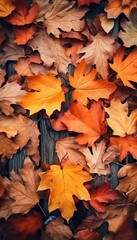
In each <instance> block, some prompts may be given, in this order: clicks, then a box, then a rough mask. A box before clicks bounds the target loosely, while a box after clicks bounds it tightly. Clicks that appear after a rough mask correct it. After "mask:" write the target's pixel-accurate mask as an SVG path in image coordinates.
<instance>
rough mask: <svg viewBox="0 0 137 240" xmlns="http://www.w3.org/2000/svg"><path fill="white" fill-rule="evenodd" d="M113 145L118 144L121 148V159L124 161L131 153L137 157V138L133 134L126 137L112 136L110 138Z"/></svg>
mask: <svg viewBox="0 0 137 240" xmlns="http://www.w3.org/2000/svg"><path fill="white" fill-rule="evenodd" d="M110 144H111V145H117V146H119V149H120V155H119V161H120V162H121V161H123V159H124V158H125V157H126V156H127V154H128V153H130V154H131V155H132V156H133V158H135V159H137V152H136V148H137V138H135V137H132V136H125V137H111V138H110Z"/></svg>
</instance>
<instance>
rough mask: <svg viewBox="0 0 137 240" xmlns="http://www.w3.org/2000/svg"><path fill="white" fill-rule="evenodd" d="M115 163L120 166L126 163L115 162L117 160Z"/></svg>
mask: <svg viewBox="0 0 137 240" xmlns="http://www.w3.org/2000/svg"><path fill="white" fill-rule="evenodd" d="M113 163H115V164H117V165H120V166H122V167H123V166H124V164H122V163H119V162H115V161H113Z"/></svg>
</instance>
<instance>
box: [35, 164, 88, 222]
mask: <svg viewBox="0 0 137 240" xmlns="http://www.w3.org/2000/svg"><path fill="white" fill-rule="evenodd" d="M40 178H41V181H40V185H39V187H38V191H42V190H46V189H50V197H49V202H48V207H49V212H51V211H54V210H55V209H57V208H58V209H59V210H60V211H61V215H62V217H63V218H65V219H66V220H67V221H69V219H70V218H71V217H72V216H73V213H74V211H76V206H75V203H74V199H73V197H72V196H73V195H75V196H76V197H77V198H78V199H79V200H85V201H87V200H89V199H90V198H89V193H88V191H87V189H86V188H85V187H84V185H83V183H84V182H87V181H90V180H91V179H92V177H91V176H90V174H89V173H87V172H85V171H83V170H82V167H81V166H73V165H72V166H64V167H62V168H61V167H60V166H58V165H51V166H50V170H48V171H46V172H45V173H41V174H40ZM58 186H60V187H58ZM60 196H61V198H60Z"/></svg>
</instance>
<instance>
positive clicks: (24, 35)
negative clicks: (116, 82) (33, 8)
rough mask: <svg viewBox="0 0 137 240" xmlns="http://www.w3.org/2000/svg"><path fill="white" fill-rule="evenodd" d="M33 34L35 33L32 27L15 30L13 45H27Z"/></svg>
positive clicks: (34, 28)
mask: <svg viewBox="0 0 137 240" xmlns="http://www.w3.org/2000/svg"><path fill="white" fill-rule="evenodd" d="M35 33H36V27H35V26H34V25H32V26H30V27H26V26H25V27H22V28H19V29H16V30H15V36H16V39H15V40H14V43H16V44H18V45H24V44H26V43H28V41H29V40H30V39H32V38H33V36H34V35H35Z"/></svg>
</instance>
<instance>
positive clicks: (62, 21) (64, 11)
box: [44, 0, 88, 38]
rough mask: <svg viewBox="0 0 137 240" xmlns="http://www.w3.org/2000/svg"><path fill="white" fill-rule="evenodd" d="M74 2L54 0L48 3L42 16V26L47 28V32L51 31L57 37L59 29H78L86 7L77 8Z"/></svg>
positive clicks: (68, 30) (67, 30)
mask: <svg viewBox="0 0 137 240" xmlns="http://www.w3.org/2000/svg"><path fill="white" fill-rule="evenodd" d="M74 4H75V2H74V1H72V2H69V3H68V1H66V0H56V1H55V2H53V3H52V4H49V6H48V7H47V8H48V9H47V10H46V14H45V16H44V26H45V27H46V28H47V33H48V34H50V33H52V34H53V35H54V36H55V37H56V38H59V35H60V30H59V29H61V30H63V31H66V32H70V31H71V30H72V29H73V30H74V31H80V30H81V28H80V23H81V21H80V19H81V18H82V17H84V15H85V13H86V11H87V10H88V9H87V8H81V9H78V8H77V7H75V6H74Z"/></svg>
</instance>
